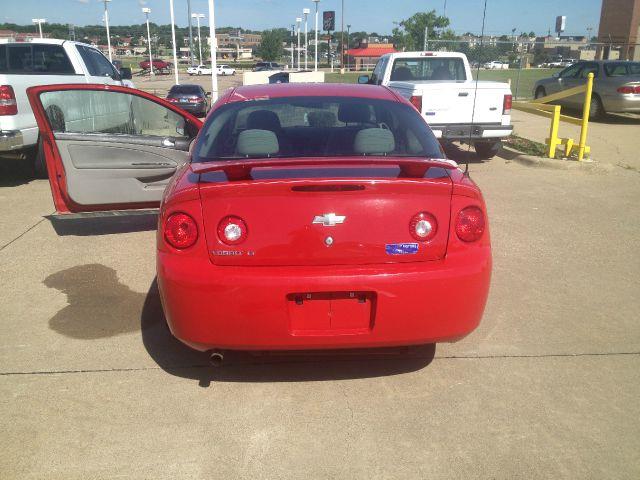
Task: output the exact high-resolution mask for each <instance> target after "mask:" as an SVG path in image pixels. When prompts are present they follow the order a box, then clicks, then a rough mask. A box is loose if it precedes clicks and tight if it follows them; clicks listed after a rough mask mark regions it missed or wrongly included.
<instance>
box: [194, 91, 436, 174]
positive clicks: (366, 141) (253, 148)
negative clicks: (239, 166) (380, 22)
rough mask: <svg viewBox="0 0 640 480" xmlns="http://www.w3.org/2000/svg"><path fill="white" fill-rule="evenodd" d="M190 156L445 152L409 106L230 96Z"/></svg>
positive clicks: (430, 154) (347, 99) (429, 154)
mask: <svg viewBox="0 0 640 480" xmlns="http://www.w3.org/2000/svg"><path fill="white" fill-rule="evenodd" d="M198 138H199V139H198V144H197V145H196V147H195V149H194V155H193V160H192V161H193V162H206V161H211V160H227V159H229V160H231V159H239V158H267V157H328V156H331V157H336V156H366V155H383V156H392V157H427V158H443V154H442V152H441V149H440V145H439V143H438V141H437V140H436V138H435V137H434V135H433V133H432V132H431V130H430V129H429V127H428V126H427V124H426V123H425V122H424V120H423V119H422V118H421V117H420V114H419V113H418V112H417V111H416V110H415V109H414V108H413V107H411V106H409V105H406V104H403V103H398V102H392V101H387V100H374V99H368V98H353V97H284V98H276V99H271V100H252V101H245V102H233V103H230V104H227V105H224V106H222V107H220V108H219V109H217V110H215V112H214V113H213V114H212V115H210V116H209V118H208V119H207V121H206V123H205V125H204V126H203V128H202V132H201V134H200V136H199V137H198Z"/></svg>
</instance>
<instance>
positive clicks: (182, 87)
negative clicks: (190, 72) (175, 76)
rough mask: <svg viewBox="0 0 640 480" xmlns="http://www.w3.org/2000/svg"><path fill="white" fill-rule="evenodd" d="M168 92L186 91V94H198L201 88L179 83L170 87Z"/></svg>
mask: <svg viewBox="0 0 640 480" xmlns="http://www.w3.org/2000/svg"><path fill="white" fill-rule="evenodd" d="M169 93H170V94H177V93H186V94H188V95H200V94H201V93H202V90H201V89H200V87H197V86H195V85H180V86H174V87H171V90H169Z"/></svg>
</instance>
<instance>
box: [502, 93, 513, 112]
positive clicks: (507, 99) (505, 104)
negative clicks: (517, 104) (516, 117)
mask: <svg viewBox="0 0 640 480" xmlns="http://www.w3.org/2000/svg"><path fill="white" fill-rule="evenodd" d="M512 102H513V97H512V96H511V95H505V96H504V100H503V101H502V114H503V115H511V104H512Z"/></svg>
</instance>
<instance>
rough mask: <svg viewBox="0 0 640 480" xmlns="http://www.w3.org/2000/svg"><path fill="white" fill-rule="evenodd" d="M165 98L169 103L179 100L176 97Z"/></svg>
mask: <svg viewBox="0 0 640 480" xmlns="http://www.w3.org/2000/svg"><path fill="white" fill-rule="evenodd" d="M167 100H169V101H170V102H171V103H178V102H179V101H180V100H178V99H177V98H167Z"/></svg>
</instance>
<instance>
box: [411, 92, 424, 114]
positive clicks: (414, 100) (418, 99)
mask: <svg viewBox="0 0 640 480" xmlns="http://www.w3.org/2000/svg"><path fill="white" fill-rule="evenodd" d="M409 101H410V102H411V105H413V106H414V107H416V110H418V112H420V113H422V95H412V96H411V98H410V99H409Z"/></svg>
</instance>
